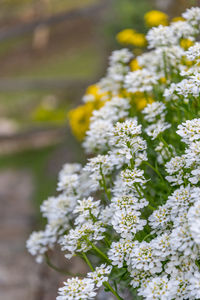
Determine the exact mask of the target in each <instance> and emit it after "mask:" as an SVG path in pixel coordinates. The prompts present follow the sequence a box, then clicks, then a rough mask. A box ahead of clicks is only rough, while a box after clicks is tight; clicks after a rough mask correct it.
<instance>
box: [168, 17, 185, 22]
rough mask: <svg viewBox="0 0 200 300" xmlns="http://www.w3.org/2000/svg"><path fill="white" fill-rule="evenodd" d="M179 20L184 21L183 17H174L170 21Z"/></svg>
mask: <svg viewBox="0 0 200 300" xmlns="http://www.w3.org/2000/svg"><path fill="white" fill-rule="evenodd" d="M179 21H185V19H184V18H183V17H175V18H173V19H172V20H171V22H179Z"/></svg>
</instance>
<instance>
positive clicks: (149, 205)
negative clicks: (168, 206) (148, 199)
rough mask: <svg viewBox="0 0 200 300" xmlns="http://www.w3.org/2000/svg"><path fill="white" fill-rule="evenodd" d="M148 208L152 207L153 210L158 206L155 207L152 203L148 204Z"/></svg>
mask: <svg viewBox="0 0 200 300" xmlns="http://www.w3.org/2000/svg"><path fill="white" fill-rule="evenodd" d="M147 207H148V208H150V209H151V210H156V208H155V207H153V206H152V205H151V204H148V206H147Z"/></svg>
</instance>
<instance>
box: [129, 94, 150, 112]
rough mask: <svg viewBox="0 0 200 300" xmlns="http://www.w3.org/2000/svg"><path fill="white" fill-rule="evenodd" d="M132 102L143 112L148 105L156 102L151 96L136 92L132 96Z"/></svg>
mask: <svg viewBox="0 0 200 300" xmlns="http://www.w3.org/2000/svg"><path fill="white" fill-rule="evenodd" d="M132 101H133V103H134V104H135V106H136V109H137V110H138V111H141V110H143V109H144V108H145V107H146V106H147V104H148V103H153V102H154V100H153V98H151V97H150V96H149V95H145V94H144V93H142V92H136V93H134V94H132Z"/></svg>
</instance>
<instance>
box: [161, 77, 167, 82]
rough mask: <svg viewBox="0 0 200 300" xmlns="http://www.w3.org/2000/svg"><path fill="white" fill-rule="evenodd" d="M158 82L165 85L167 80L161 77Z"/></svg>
mask: <svg viewBox="0 0 200 300" xmlns="http://www.w3.org/2000/svg"><path fill="white" fill-rule="evenodd" d="M159 81H160V83H161V84H165V83H166V82H167V79H166V78H165V77H161V78H160V80H159Z"/></svg>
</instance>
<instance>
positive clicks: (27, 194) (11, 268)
mask: <svg viewBox="0 0 200 300" xmlns="http://www.w3.org/2000/svg"><path fill="white" fill-rule="evenodd" d="M32 193H33V182H32V178H31V175H30V174H29V173H28V172H27V171H15V170H7V171H4V172H2V173H0V207H1V209H0V241H1V243H0V299H1V300H10V299H15V300H27V299H29V300H33V299H36V298H35V293H36V292H37V291H38V287H39V286H40V282H39V277H38V272H40V267H39V266H38V265H36V264H34V261H32V260H31V259H30V257H29V255H28V253H26V249H25V241H26V238H27V236H28V233H29V231H30V226H31V220H32V214H33V209H32V207H31V197H32Z"/></svg>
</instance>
